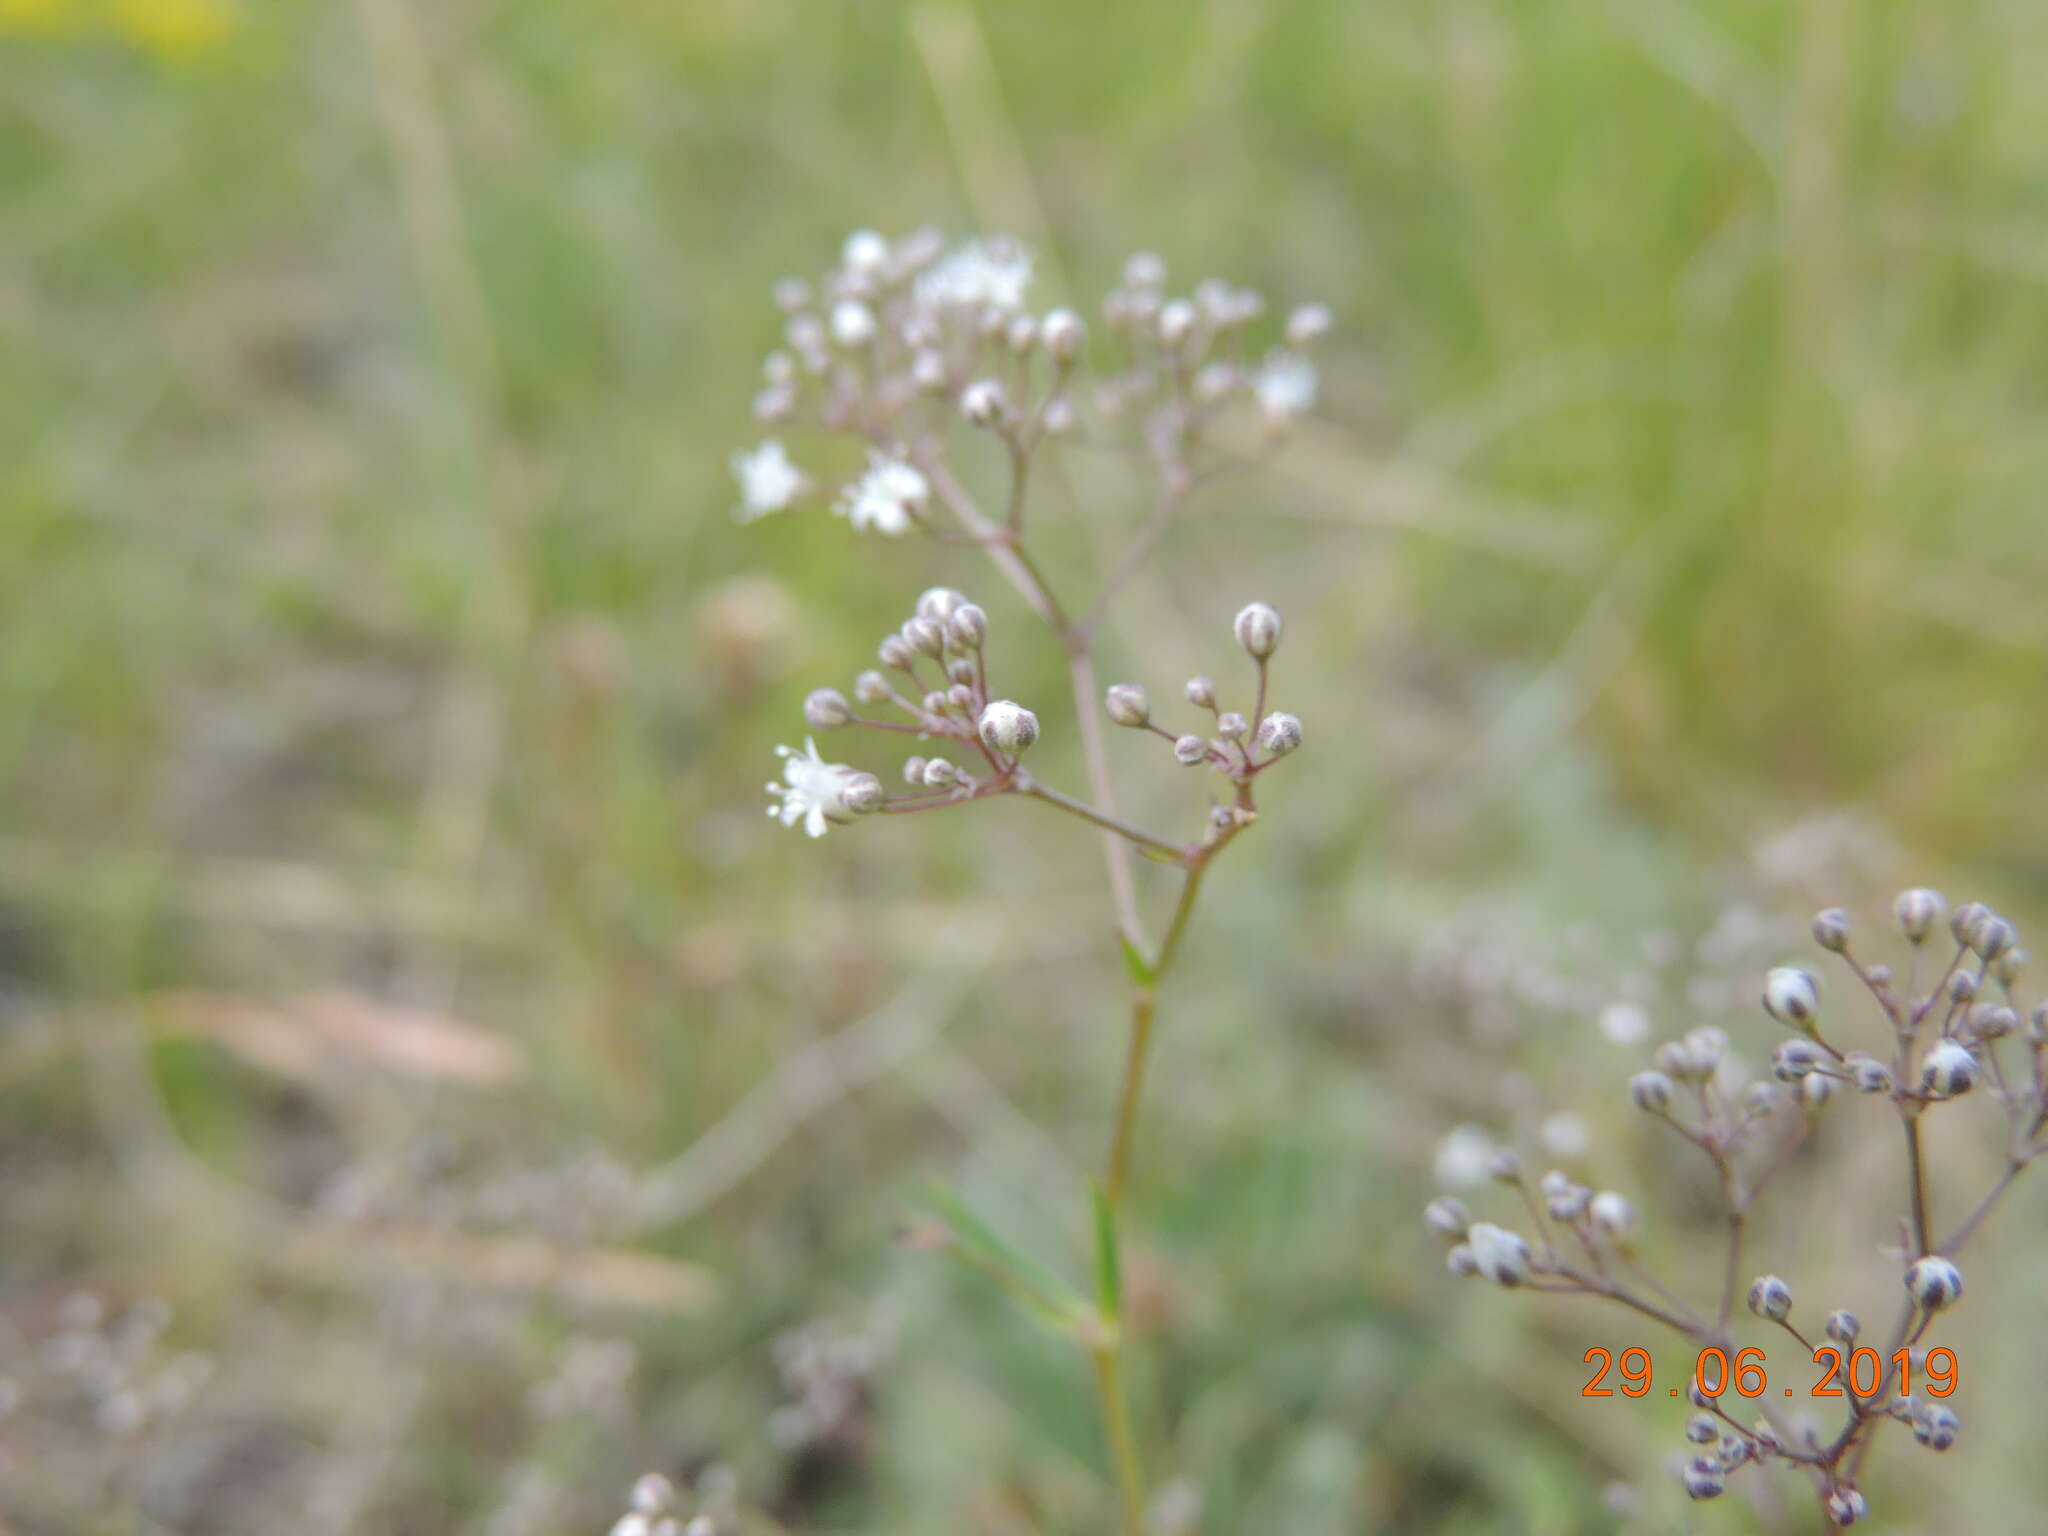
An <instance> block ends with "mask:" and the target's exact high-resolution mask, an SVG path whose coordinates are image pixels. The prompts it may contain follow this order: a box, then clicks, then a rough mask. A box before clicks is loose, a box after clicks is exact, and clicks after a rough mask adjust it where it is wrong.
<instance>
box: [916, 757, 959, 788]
mask: <svg viewBox="0 0 2048 1536" xmlns="http://www.w3.org/2000/svg"><path fill="white" fill-rule="evenodd" d="M959 782H960V770H959V769H958V768H955V767H954V766H953V765H952V764H951V763H949V762H947V761H946V760H945V759H944V758H943V757H933V758H927V759H926V760H925V765H924V786H925V788H926V789H944V788H945V787H946V786H947V785H949V784H958V783H959Z"/></svg>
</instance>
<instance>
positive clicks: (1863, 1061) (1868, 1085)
mask: <svg viewBox="0 0 2048 1536" xmlns="http://www.w3.org/2000/svg"><path fill="white" fill-rule="evenodd" d="M1843 1065H1844V1066H1845V1067H1847V1068H1848V1072H1849V1080H1850V1081H1851V1082H1853V1083H1854V1084H1855V1085H1856V1091H1857V1092H1858V1093H1890V1092H1891V1091H1892V1069H1891V1068H1890V1067H1888V1066H1886V1065H1885V1064H1884V1063H1883V1062H1881V1061H1879V1060H1878V1059H1877V1058H1876V1057H1875V1056H1873V1055H1871V1054H1870V1053H1869V1052H1868V1051H1851V1052H1850V1053H1849V1056H1848V1059H1847V1060H1846V1061H1845V1062H1844V1063H1843Z"/></svg>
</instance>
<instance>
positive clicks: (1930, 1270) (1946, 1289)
mask: <svg viewBox="0 0 2048 1536" xmlns="http://www.w3.org/2000/svg"><path fill="white" fill-rule="evenodd" d="M1906 1294H1907V1295H1908V1296H1911V1297H1912V1298H1913V1304H1914V1305H1915V1306H1916V1307H1918V1308H1920V1310H1921V1311H1923V1312H1939V1311H1941V1310H1942V1308H1944V1307H1950V1306H1954V1305H1955V1303H1956V1299H1957V1298H1958V1297H1960V1296H1961V1295H1962V1294H1963V1272H1962V1271H1961V1270H1960V1269H1957V1268H1956V1267H1955V1265H1954V1264H1952V1263H1950V1262H1949V1261H1948V1260H1947V1259H1944V1258H1942V1257H1941V1256H1940V1255H1939V1254H1933V1253H1930V1254H1926V1255H1923V1256H1922V1257H1920V1258H1917V1259H1915V1260H1914V1261H1913V1262H1912V1263H1911V1264H1909V1265H1907V1266H1906Z"/></svg>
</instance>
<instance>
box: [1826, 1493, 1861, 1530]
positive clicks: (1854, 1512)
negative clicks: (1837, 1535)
mask: <svg viewBox="0 0 2048 1536" xmlns="http://www.w3.org/2000/svg"><path fill="white" fill-rule="evenodd" d="M1827 1510H1828V1519H1829V1520H1831V1521H1833V1522H1834V1523H1835V1524H1836V1525H1837V1526H1844V1525H1854V1524H1855V1523H1856V1522H1857V1521H1859V1520H1861V1519H1862V1518H1863V1517H1864V1516H1865V1515H1867V1514H1869V1513H1870V1504H1869V1502H1868V1501H1867V1500H1865V1498H1864V1497H1863V1495H1862V1494H1861V1493H1859V1492H1857V1491H1856V1490H1855V1489H1854V1488H1830V1489H1829V1490H1828V1497H1827Z"/></svg>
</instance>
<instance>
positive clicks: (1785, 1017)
mask: <svg viewBox="0 0 2048 1536" xmlns="http://www.w3.org/2000/svg"><path fill="white" fill-rule="evenodd" d="M1764 1009H1765V1011H1766V1012H1768V1013H1769V1014H1770V1016H1771V1017H1772V1018H1774V1019H1776V1020H1777V1021H1778V1022H1779V1023H1780V1024H1789V1025H1791V1026H1792V1027H1793V1028H1794V1029H1803V1030H1805V1031H1806V1032H1807V1033H1808V1034H1811V1033H1813V1027H1814V1020H1815V1018H1816V1017H1817V1016H1818V1015H1819V1013H1820V988H1819V987H1818V986H1817V985H1816V984H1815V983H1814V979H1813V977H1812V976H1810V975H1809V974H1807V973H1806V972H1805V971H1802V970H1799V969H1797V968H1795V967H1793V966H1789V965H1781V966H1779V967H1778V968H1777V969H1776V970H1774V971H1772V972H1771V973H1770V974H1769V975H1768V976H1766V977H1765V978H1764Z"/></svg>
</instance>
